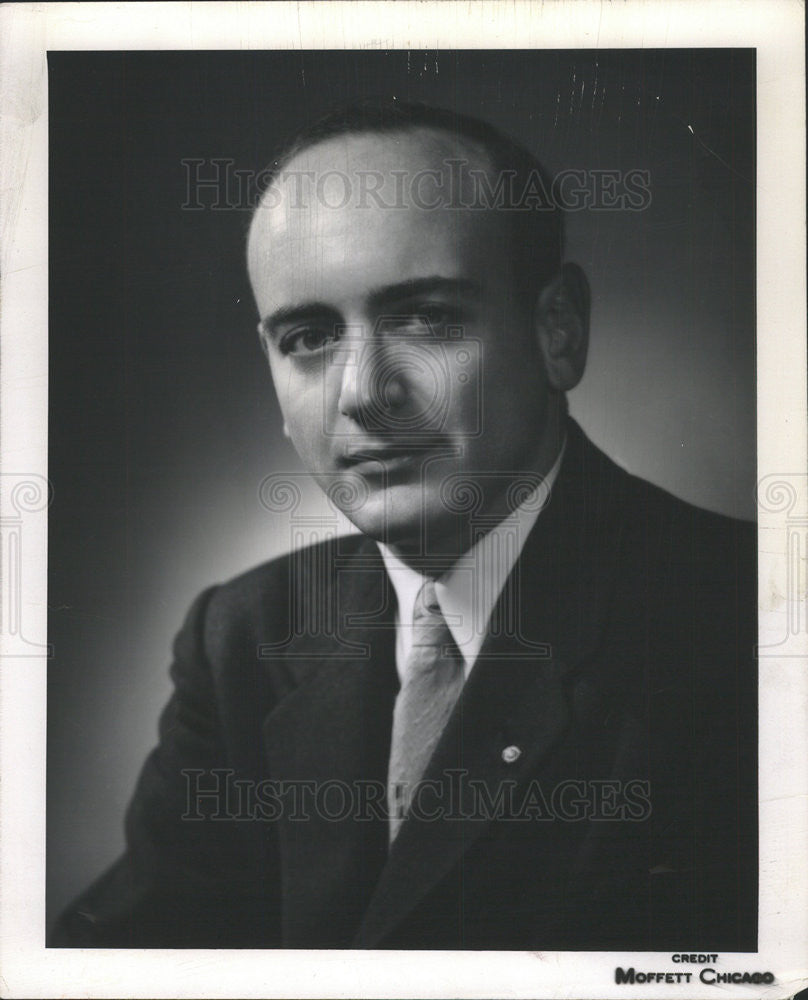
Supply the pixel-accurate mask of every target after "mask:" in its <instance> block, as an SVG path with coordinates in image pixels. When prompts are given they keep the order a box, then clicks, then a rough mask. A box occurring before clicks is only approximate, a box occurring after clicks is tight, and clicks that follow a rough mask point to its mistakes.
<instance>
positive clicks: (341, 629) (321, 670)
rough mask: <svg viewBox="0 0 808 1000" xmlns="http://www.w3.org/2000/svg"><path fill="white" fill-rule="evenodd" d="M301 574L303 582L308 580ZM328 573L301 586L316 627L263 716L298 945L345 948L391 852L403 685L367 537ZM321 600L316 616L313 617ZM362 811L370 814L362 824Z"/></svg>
mask: <svg viewBox="0 0 808 1000" xmlns="http://www.w3.org/2000/svg"><path fill="white" fill-rule="evenodd" d="M295 576H296V578H297V579H296V584H297V583H299V584H301V585H302V584H303V583H304V581H305V580H308V579H309V578H310V574H309V573H303V572H301V573H297V574H295ZM320 578H321V579H322V580H323V583H324V585H323V586H322V587H321V588H320V590H319V593H317V594H315V593H312V591H311V589H310V583H307V584H306V585H305V592H304V589H303V587H302V586H301V588H300V589H298V588H297V586H295V587H294V588H293V590H294V591H295V597H294V599H295V600H299V601H301V602H302V603H303V606H302V607H301V608H300V609H299V611H300V614H299V616H298V620H299V621H306V620H308V627H304V628H302V629H299V630H298V633H299V634H298V635H297V636H296V637H295V638H293V639H292V641H291V642H290V643H289V644H288V646H287V647H286V649H285V650H284V653H283V658H284V661H285V664H286V667H287V669H288V670H289V671H290V672H293V673H297V675H298V676H299V677H300V678H302V679H301V680H300V683H299V685H298V686H297V687H296V689H295V690H294V691H293V692H292V693H291V694H289V695H288V696H287V697H286V698H285V699H284V700H283V701H282V702H281V703H280V704H279V705H278V706H277V707H276V708H275V709H274V710H273V711H272V712H271V713H270V714H269V715H268V716H267V718H266V720H265V723H264V743H265V748H266V753H267V762H268V769H269V775H270V778H271V780H274V781H277V782H283V783H286V784H285V785H284V786H282V787H281V788H280V791H281V792H282V793H283V791H284V788H285V795H284V796H283V802H284V809H283V813H282V815H281V817H280V818H279V820H278V823H277V826H278V839H279V850H280V853H281V871H282V873H283V875H282V892H283V896H284V899H283V914H284V918H283V922H284V943H285V944H286V945H287V946H290V947H296V946H297V947H300V946H304V945H306V944H310V943H311V942H312V941H317V942H320V943H322V945H323V946H331V947H337V946H340V945H342V946H345V945H346V944H347V943H348V942H349V941H350V937H351V934H352V933H353V931H354V930H355V928H356V927H357V925H358V923H359V920H360V918H361V914H362V912H363V910H364V908H365V906H366V905H367V901H368V899H369V897H370V894H371V892H372V890H373V887H374V885H375V883H376V881H377V879H378V875H379V873H380V871H381V868H382V866H383V865H384V862H385V860H386V855H387V823H386V819H385V817H384V815H383V812H382V809H383V802H384V800H383V798H382V799H381V802H379V801H378V798H379V795H378V792H379V791H381V790H383V789H384V783H385V780H386V772H387V761H388V757H389V746H390V725H391V722H390V720H391V717H392V708H393V703H394V701H395V695H396V692H397V688H398V679H397V675H396V671H395V654H394V630H393V628H392V623H393V606H392V604H391V600H390V593H389V588H388V585H387V578H386V575H385V573H384V569H383V564H382V562H381V559H380V557H379V556H378V552H377V550H376V547H375V546H373V545H369V544H366V545H363V546H362V547H361V548H360V550H359V552H358V553H356V554H350V555H349V556H348V557H347V558H346V559H345V560H343V561H342V562H341V563H340V560H339V557H337V559H336V560H335V565H334V566H332V567H329V568H327V569H326V571H325V572H323V571H322V568H321V574H320ZM322 602H325V607H326V612H325V613H323V603H322ZM318 604H319V605H320V606H319V607H318V608H317V611H316V615H315V614H314V612H313V610H312V613H311V614H309V612H308V610H307V609H309V608H311V609H314V608H315V607H316V606H317V605H318ZM307 616H308V618H307ZM315 618H316V620H315ZM323 623H328V627H323ZM334 625H336V628H334V627H333V626H334ZM374 789H375V791H374ZM291 796H297V797H298V798H297V800H293V798H292V797H291ZM363 796H364V798H363ZM374 796H375V798H374ZM346 803H347V804H346ZM344 809H348V810H349V814H348V815H343V810H344ZM357 809H359V810H361V811H363V812H364V816H362V815H360V817H359V820H358V819H357V815H356V810H357ZM296 816H297V817H298V818H295V817H296ZM340 817H342V818H340Z"/></svg>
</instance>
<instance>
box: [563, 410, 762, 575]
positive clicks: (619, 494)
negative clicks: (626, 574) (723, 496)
mask: <svg viewBox="0 0 808 1000" xmlns="http://www.w3.org/2000/svg"><path fill="white" fill-rule="evenodd" d="M574 433H575V435H576V436H577V437H578V441H577V444H576V448H575V449H574V454H575V455H576V456H577V460H578V462H579V463H580V466H581V468H582V470H583V471H584V476H585V478H586V480H587V487H586V488H587V489H588V491H589V494H590V497H591V502H590V509H591V510H593V511H594V512H595V519H596V522H597V524H598V525H599V526H600V527H601V529H602V530H616V531H619V533H620V538H621V543H622V544H621V548H622V551H623V552H624V554H626V555H630V554H632V553H634V554H635V555H637V556H640V555H641V554H642V555H644V556H645V557H646V558H647V559H651V558H653V557H657V558H662V559H664V561H665V562H666V563H667V564H669V565H671V566H675V565H691V566H692V565H694V564H698V565H701V566H709V565H712V566H713V569H714V570H724V571H727V572H728V573H730V574H732V575H736V574H737V573H739V572H746V571H747V570H748V569H749V568H750V567H753V566H754V562H755V559H756V554H757V532H756V526H755V524H754V523H753V522H752V521H745V520H740V519H737V518H733V517H729V516H727V515H725V514H722V513H717V512H715V511H710V510H706V509H704V508H702V507H697V506H696V505H694V504H691V503H688V502H687V501H685V500H682V499H680V498H679V497H676V496H674V495H673V494H672V493H669V492H668V491H667V490H665V489H663V488H661V487H660V486H656V485H654V484H653V483H651V482H648V481H647V480H645V479H642V478H641V477H639V476H637V475H634V474H632V473H630V472H628V471H626V470H625V469H623V468H621V467H620V466H619V465H617V464H616V463H615V462H614V461H613V460H612V459H611V458H609V457H608V456H607V455H606V454H604V452H602V451H601V450H600V449H599V448H597V447H596V446H595V445H594V444H593V443H592V442H591V441H589V439H588V438H586V436H585V435H584V434H583V432H582V431H581V430H580V428H576V429H575V431H574Z"/></svg>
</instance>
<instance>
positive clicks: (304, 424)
mask: <svg viewBox="0 0 808 1000" xmlns="http://www.w3.org/2000/svg"><path fill="white" fill-rule="evenodd" d="M270 370H271V372H272V382H273V385H274V387H275V393H276V395H277V398H278V404H279V406H280V409H281V414H282V415H283V419H284V421H285V423H286V426H287V428H288V429H289V434H290V436H291V439H292V444H293V445H294V446H295V448H296V449H297V451H298V452H300V454H301V456H302V457H306V456H314V455H316V454H317V453H318V452H319V451H321V450H322V446H323V444H324V443H327V441H328V440H329V436H328V434H327V433H326V424H327V419H326V418H327V389H328V387H327V386H326V384H325V383H324V381H323V378H322V373H321V372H317V373H316V375H315V376H313V375H312V374H311V373H309V372H306V371H302V370H300V369H299V368H297V367H295V366H294V365H292V364H289V363H287V362H286V361H285V360H283V359H279V360H277V361H274V362H270Z"/></svg>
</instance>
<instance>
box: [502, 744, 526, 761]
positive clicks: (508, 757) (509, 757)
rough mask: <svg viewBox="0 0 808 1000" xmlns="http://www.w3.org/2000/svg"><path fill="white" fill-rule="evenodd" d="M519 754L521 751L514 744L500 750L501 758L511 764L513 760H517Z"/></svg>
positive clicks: (520, 754)
mask: <svg viewBox="0 0 808 1000" xmlns="http://www.w3.org/2000/svg"><path fill="white" fill-rule="evenodd" d="M521 756H522V751H521V750H520V749H519V747H516V746H509V747H505V749H504V750H503V751H502V759H503V760H504V761H505V763H506V764H513V763H514V762H515V761H517V760H519V758H520V757H521Z"/></svg>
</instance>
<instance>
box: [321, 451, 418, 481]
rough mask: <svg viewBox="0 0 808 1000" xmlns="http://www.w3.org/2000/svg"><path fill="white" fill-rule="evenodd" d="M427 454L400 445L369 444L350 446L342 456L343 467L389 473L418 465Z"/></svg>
mask: <svg viewBox="0 0 808 1000" xmlns="http://www.w3.org/2000/svg"><path fill="white" fill-rule="evenodd" d="M424 454H425V452H424V450H423V449H419V450H416V449H414V448H411V447H410V448H408V447H404V446H401V445H399V446H398V447H394V446H391V445H384V446H377V445H368V446H366V447H364V448H358V447H357V448H350V449H348V450H347V451H346V452H345V453H344V454H343V455H342V457H341V458H340V465H341V466H342V468H343V469H350V470H351V471H353V472H358V473H361V474H362V475H369V476H380V475H389V474H390V473H392V472H396V471H398V470H404V469H408V468H411V467H412V466H414V465H416V464H417V463H418V461H419V460H420V459H422V457H423V455H424Z"/></svg>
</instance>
